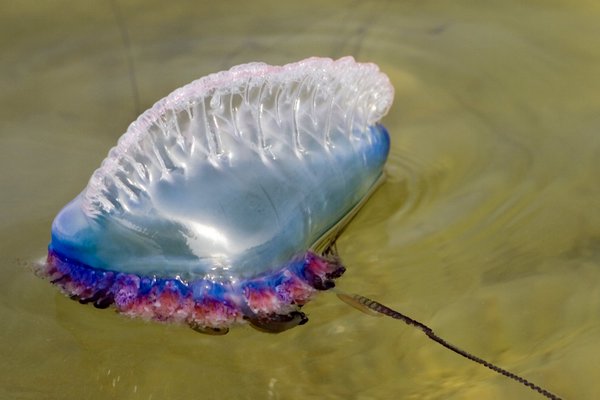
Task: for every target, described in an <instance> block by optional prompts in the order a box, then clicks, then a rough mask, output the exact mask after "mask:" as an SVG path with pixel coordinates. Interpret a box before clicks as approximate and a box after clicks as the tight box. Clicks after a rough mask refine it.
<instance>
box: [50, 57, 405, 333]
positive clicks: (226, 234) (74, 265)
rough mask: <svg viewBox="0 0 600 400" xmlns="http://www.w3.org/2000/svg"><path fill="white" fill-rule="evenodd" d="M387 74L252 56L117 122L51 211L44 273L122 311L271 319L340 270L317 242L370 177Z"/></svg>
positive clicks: (222, 328) (377, 173) (384, 149)
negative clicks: (93, 161)
mask: <svg viewBox="0 0 600 400" xmlns="http://www.w3.org/2000/svg"><path fill="white" fill-rule="evenodd" d="M392 98H393V88H392V86H391V85H390V83H389V80H388V78H387V77H386V76H385V75H384V74H383V73H381V72H380V71H379V69H378V68H377V66H375V65H374V64H360V63H356V62H355V61H354V60H353V59H352V58H350V57H346V58H342V59H339V60H336V61H333V60H330V59H324V58H310V59H307V60H304V61H300V62H298V63H294V64H288V65H285V66H282V67H276V66H269V65H266V64H263V63H251V64H245V65H241V66H238V67H234V68H232V69H231V70H229V71H224V72H220V73H217V74H213V75H209V76H207V77H205V78H201V79H199V80H197V81H194V82H192V83H190V84H188V85H186V86H184V87H182V88H180V89H177V90H176V91H174V92H173V93H171V94H170V95H169V96H167V97H166V98H164V99H162V100H160V101H159V102H157V103H156V104H155V105H154V106H153V107H152V108H151V109H149V110H148V111H146V112H145V113H143V114H142V115H141V116H140V117H139V118H138V119H137V120H136V121H135V122H134V123H132V124H131V125H130V127H129V128H128V130H127V132H126V133H125V134H124V135H123V136H122V137H121V139H120V140H119V142H118V144H117V146H116V147H114V148H113V149H112V150H111V151H110V152H109V155H108V157H107V158H106V159H105V160H104V161H103V163H102V165H101V166H100V168H99V169H98V170H96V171H95V172H94V174H93V175H92V177H91V179H90V181H89V183H88V185H87V187H86V188H85V189H84V190H83V192H81V193H80V194H79V195H78V196H77V197H76V198H75V199H74V200H73V201H71V202H70V203H69V204H68V205H67V206H65V208H64V209H63V210H62V211H61V212H60V213H59V214H58V215H57V217H56V219H55V220H54V223H53V225H52V239H51V243H50V245H49V251H48V258H47V262H46V263H45V267H44V270H43V273H44V274H45V275H46V276H48V277H49V278H50V279H51V280H52V281H53V282H54V283H56V284H57V285H59V286H60V287H61V288H62V289H63V290H64V291H65V292H66V293H67V294H69V295H70V296H72V297H74V298H77V299H79V301H80V302H84V303H86V302H91V303H94V304H95V305H96V306H97V307H107V306H109V305H111V304H114V306H115V308H116V309H117V310H118V311H119V312H121V313H123V314H126V315H130V316H139V317H143V318H146V319H153V320H159V321H167V322H183V323H187V324H189V325H190V326H191V327H193V328H194V329H197V330H200V331H203V332H209V333H223V332H226V331H227V329H228V328H229V326H231V325H233V324H235V323H241V322H244V321H248V322H250V323H251V324H252V325H254V326H255V327H258V328H260V329H262V330H266V331H270V332H277V331H281V330H285V329H287V328H289V327H292V326H295V325H298V324H302V323H304V322H306V320H307V319H306V316H305V315H304V314H303V313H301V312H300V311H299V307H301V306H302V305H303V304H305V303H306V302H307V301H308V300H309V299H310V298H311V296H313V294H314V293H315V292H317V291H319V290H325V289H328V288H330V287H332V286H333V280H334V279H335V278H337V277H339V276H340V275H341V274H342V273H343V272H344V268H343V266H342V265H341V264H340V262H339V260H338V259H337V258H336V257H332V256H322V255H319V253H320V252H322V251H323V249H325V248H326V247H327V246H328V244H330V243H331V241H332V240H333V239H334V238H335V236H336V235H337V233H338V232H339V229H341V228H342V227H343V225H344V224H345V223H346V222H347V221H348V219H349V218H350V217H351V216H352V215H353V213H354V212H355V211H356V210H357V209H358V208H359V206H360V205H361V204H362V203H363V202H364V200H365V199H366V198H367V197H368V195H369V194H370V193H371V192H372V191H373V190H374V188H375V187H376V186H377V184H378V182H379V181H380V180H381V176H382V170H383V165H384V163H385V161H386V158H387V154H388V151H389V137H388V134H387V132H386V130H385V128H383V126H381V125H379V124H378V121H379V120H380V119H381V118H382V117H383V115H385V113H386V112H387V110H388V109H389V107H390V105H391V102H392Z"/></svg>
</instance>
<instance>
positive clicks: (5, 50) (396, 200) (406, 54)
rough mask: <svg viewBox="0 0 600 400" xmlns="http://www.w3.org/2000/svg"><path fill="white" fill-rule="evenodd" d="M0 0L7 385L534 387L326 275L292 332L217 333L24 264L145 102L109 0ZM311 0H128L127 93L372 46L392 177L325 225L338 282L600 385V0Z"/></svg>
mask: <svg viewBox="0 0 600 400" xmlns="http://www.w3.org/2000/svg"><path fill="white" fill-rule="evenodd" d="M5 3H7V4H3V5H2V6H1V8H2V10H1V12H0V15H2V17H0V18H2V24H0V48H1V50H2V55H3V56H2V58H1V59H0V68H1V72H2V73H1V74H0V104H1V107H0V171H1V172H0V205H1V207H0V255H1V256H2V258H1V260H2V261H1V263H2V264H1V267H2V268H1V270H0V319H1V321H2V323H1V325H0V326H1V327H2V328H1V329H0V398H7V399H8V398H10V399H59V398H60V399H105V398H119V399H165V398H235V399H238V398H240V399H262V398H265V399H307V398H315V399H317V398H318V399H349V398H352V399H389V398H404V399H507V398H511V399H516V398H518V399H530V398H531V399H536V398H540V397H539V396H537V395H536V394H535V393H533V392H530V391H528V390H527V389H525V388H523V387H521V386H520V385H518V384H516V383H513V382H512V381H509V380H507V379H505V378H503V377H501V376H498V375H496V374H494V373H492V372H490V371H488V370H486V369H484V368H481V367H479V366H477V365H475V364H472V363H470V362H468V361H466V360H464V359H462V358H460V357H458V356H456V355H455V354H453V353H450V352H448V351H447V350H444V349H442V348H441V347H439V346H437V345H435V344H434V343H432V342H430V341H428V340H427V339H426V338H425V337H424V336H423V335H422V334H421V333H420V332H418V331H416V330H414V329H412V328H409V327H407V326H406V325H404V324H402V323H400V322H397V321H393V320H387V319H382V318H370V317H368V316H366V315H364V314H361V313H358V312H355V311H354V310H352V309H351V308H349V307H348V306H346V305H344V304H343V303H341V302H340V301H338V300H337V299H336V298H335V296H332V295H328V294H324V295H322V296H320V297H318V298H317V299H316V300H315V301H314V302H312V303H310V304H309V305H308V306H307V307H306V311H307V313H308V314H309V317H310V322H309V323H308V324H307V325H305V326H302V327H299V328H296V329H294V330H291V331H288V332H286V333H283V334H280V335H267V334H261V333H259V332H256V331H254V330H252V329H250V328H246V327H242V328H238V329H235V330H232V332H230V334H228V335H227V336H224V337H210V336H203V335H200V334H197V333H195V332H193V331H192V330H190V329H187V328H183V327H176V326H162V325H159V324H151V323H144V322H142V321H137V320H130V319H127V318H124V317H121V316H118V315H116V314H114V313H112V312H110V311H106V310H96V309H94V308H93V307H85V306H82V305H79V304H77V303H76V302H73V301H70V300H69V299H67V298H65V297H63V296H62V295H60V294H59V293H58V292H57V290H56V289H55V288H54V287H52V286H51V285H50V284H48V283H47V282H44V281H42V280H40V279H38V278H36V277H35V276H34V275H33V274H32V273H31V271H30V270H29V269H28V267H27V264H28V263H31V262H32V261H34V260H37V259H39V258H41V257H43V256H44V254H45V247H46V245H47V243H48V241H49V230H50V224H51V222H52V219H53V217H54V215H55V214H56V213H57V212H58V210H59V209H60V208H61V207H62V206H63V205H64V204H66V203H67V202H68V201H69V200H71V199H72V198H73V197H74V196H75V195H76V194H77V193H78V192H79V191H80V190H81V189H83V187H84V186H85V185H86V183H87V180H88V179H89V176H90V175H91V173H92V172H93V170H94V169H95V168H96V167H97V166H98V165H99V164H100V162H101V160H102V159H103V158H104V157H105V156H106V153H107V152H108V150H109V148H110V147H112V146H113V145H114V144H115V143H116V141H117V139H118V137H119V136H120V135H121V134H122V133H123V132H124V131H125V129H126V127H127V125H128V124H129V122H131V121H132V120H133V119H134V118H135V116H136V115H137V111H136V109H135V108H136V106H135V103H134V96H133V94H132V90H131V80H130V75H129V65H128V61H127V60H128V58H127V57H128V56H127V54H128V53H127V51H126V49H125V47H124V45H123V36H122V31H121V30H119V26H118V24H117V22H116V21H117V20H118V18H115V9H114V7H112V6H111V2H109V1H98V2H66V1H47V2H41V3H40V2H33V1H22V2H12V3H10V4H8V2H5ZM215 3H217V2H215ZM235 3H239V4H235ZM320 3H321V2H316V1H301V2H293V3H292V2H288V3H285V4H284V2H228V3H226V4H212V5H199V4H196V3H191V2H190V3H189V4H188V3H185V2H171V3H168V4H167V3H165V2H158V1H137V2H133V1H132V2H122V1H120V2H118V3H117V5H118V9H119V10H120V15H121V21H123V24H124V26H126V28H127V30H128V35H129V40H130V42H131V52H130V55H131V59H132V60H133V64H134V65H133V67H134V70H135V79H136V81H137V84H138V86H139V102H140V104H141V108H143V109H145V108H147V107H149V106H150V105H152V103H154V101H156V100H158V99H159V98H161V97H163V96H165V95H166V94H168V93H169V92H170V91H171V90H173V89H174V88H176V87H178V86H181V85H183V84H185V83H187V82H189V81H191V80H193V79H196V78H198V77H200V76H203V75H205V74H207V73H210V72H215V71H219V70H221V69H225V68H228V67H230V66H232V65H235V64H239V63H243V62H248V61H254V60H261V61H265V62H268V63H273V64H282V63H287V62H292V61H296V60H298V59H302V58H305V57H308V56H312V55H319V56H329V57H334V58H337V57H340V56H343V55H348V54H349V55H354V56H355V57H356V58H357V59H358V60H359V61H372V62H375V63H377V64H379V66H380V67H381V69H382V70H383V71H385V72H386V73H387V74H388V75H389V76H390V78H391V79H392V82H393V84H394V86H395V88H396V100H395V103H394V106H393V108H392V110H391V112H390V114H389V115H388V117H387V118H386V119H385V121H384V122H385V125H386V126H387V127H388V129H389V131H390V133H391V136H392V153H391V156H390V160H389V162H388V166H387V172H388V179H387V182H386V183H385V184H384V185H383V186H382V187H381V188H380V190H379V191H378V192H377V193H376V194H375V195H374V197H373V198H372V199H371V200H370V201H369V203H368V204H367V206H366V207H365V208H364V209H363V210H362V211H361V213H359V215H358V216H357V217H356V219H355V220H354V221H353V222H352V223H351V224H350V226H349V227H348V229H347V230H346V231H345V232H344V234H343V235H342V237H341V238H340V240H339V243H338V249H339V252H340V254H341V256H342V259H343V260H344V261H345V263H346V265H347V267H348V272H347V273H346V275H345V276H344V277H343V279H341V280H340V287H341V288H342V289H343V290H346V291H349V292H358V293H362V294H364V295H367V296H370V297H374V298H377V299H379V300H381V301H382V302H384V303H386V304H389V305H390V306H393V307H395V308H398V309H400V310H402V311H403V312H406V313H407V314H408V315H411V316H413V317H415V318H417V319H420V320H421V321H423V322H425V323H427V324H428V325H430V326H432V327H433V328H434V329H435V330H436V332H438V333H439V334H440V335H442V336H444V337H445V338H447V339H448V340H449V341H451V342H453V343H455V344H457V345H459V346H460V347H463V348H465V349H468V350H470V351H472V352H473V353H475V354H478V355H480V356H482V357H484V358H486V359H488V360H490V361H493V362H495V363H497V364H499V365H501V366H503V367H506V368H508V369H510V370H512V371H514V372H517V373H519V374H521V375H524V376H526V377H528V378H530V379H531V380H533V381H534V382H536V383H538V384H540V385H542V386H545V387H547V388H548V389H549V390H551V391H553V392H556V393H558V394H560V395H562V396H563V397H564V398H567V399H592V398H598V397H600V383H599V382H598V379H597V375H598V369H597V366H596V364H597V361H596V360H597V359H598V358H599V357H600V341H599V340H598V338H599V337H600V212H599V208H600V179H599V177H600V132H599V128H600V112H598V110H599V109H600V78H599V77H598V71H599V67H600V45H599V44H598V37H600V24H598V20H599V18H600V6H598V5H597V3H596V2H591V1H588V2H585V1H578V2H566V1H546V2H537V1H526V2H522V1H521V2H516V1H507V2H496V4H491V2H479V3H477V2H476V3H474V2H468V1H462V2H452V4H451V3H450V2H445V3H443V4H442V2H438V3H437V4H436V3H434V2H409V1H389V2H384V1H375V2H343V1H332V2H327V4H325V5H323V4H320ZM484 3H490V4H484Z"/></svg>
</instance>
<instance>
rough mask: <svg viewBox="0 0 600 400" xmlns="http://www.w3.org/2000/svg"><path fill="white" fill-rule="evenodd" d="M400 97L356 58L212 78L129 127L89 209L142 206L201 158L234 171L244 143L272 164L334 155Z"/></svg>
mask: <svg viewBox="0 0 600 400" xmlns="http://www.w3.org/2000/svg"><path fill="white" fill-rule="evenodd" d="M392 98H393V87H392V86H391V84H390V82H389V80H388V78H387V76H386V75H385V74H383V73H380V72H379V69H378V67H377V66H376V65H375V64H358V63H356V62H355V61H354V59H353V58H351V57H345V58H342V59H339V60H336V61H333V60H331V59H325V58H310V59H307V60H304V61H300V62H298V63H294V64H288V65H285V66H281V67H279V66H270V65H267V64H264V63H250V64H245V65H240V66H237V67H234V68H232V69H230V70H228V71H224V72H219V73H216V74H212V75H208V76H206V77H204V78H201V79H198V80H196V81H194V82H192V83H190V84H188V85H186V86H184V87H182V88H180V89H177V90H175V91H174V92H172V93H171V94H170V95H169V96H167V97H166V98H164V99H162V100H160V101H159V102H157V103H156V104H155V105H154V106H153V107H152V108H151V109H149V110H148V111H146V112H145V113H143V114H142V115H141V116H140V117H139V118H138V119H137V120H136V121H135V122H133V123H132V124H131V125H130V126H129V128H128V130H127V132H126V133H125V134H124V135H123V136H122V137H121V139H120V140H119V143H118V145H117V146H116V147H114V148H113V149H112V150H111V151H110V153H109V156H108V157H107V158H106V159H105V160H104V162H103V163H102V165H101V167H100V168H99V169H98V170H96V172H95V173H94V174H93V176H92V178H91V180H90V182H89V185H88V187H87V188H86V190H85V192H84V198H83V201H84V207H85V209H86V211H87V213H89V214H90V215H94V214H97V213H101V212H103V213H107V212H112V211H115V210H116V211H119V210H123V209H128V208H130V206H131V205H134V206H136V207H140V205H143V203H144V202H145V201H146V200H147V199H146V198H147V196H148V190H147V189H148V184H149V182H152V181H158V180H160V179H168V176H169V175H170V174H172V173H174V172H177V173H180V174H186V173H188V171H187V169H188V168H189V167H190V165H191V164H190V160H191V159H195V160H205V161H207V162H210V163H212V164H213V165H216V166H217V165H221V164H225V163H227V162H229V161H230V155H231V150H232V149H234V148H237V147H238V146H240V145H243V146H245V147H246V148H247V149H248V150H249V151H254V152H256V153H258V154H260V156H261V157H264V158H277V157H282V156H283V155H284V154H285V156H288V154H294V155H295V156H297V157H302V154H303V152H305V151H306V150H307V149H311V148H314V146H322V147H324V148H326V149H329V148H331V147H332V146H334V145H335V143H334V142H335V141H334V136H335V135H348V136H351V135H357V136H359V135H361V134H363V133H364V132H365V131H366V130H367V127H368V126H370V125H373V124H374V123H375V122H376V121H378V120H380V119H381V118H382V117H383V115H385V113H386V112H387V111H388V109H389V107H390V105H391V102H392ZM192 164H193V163H192Z"/></svg>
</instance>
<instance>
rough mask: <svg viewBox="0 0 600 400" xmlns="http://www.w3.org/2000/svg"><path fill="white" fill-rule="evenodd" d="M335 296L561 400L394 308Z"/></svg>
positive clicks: (360, 298) (354, 297)
mask: <svg viewBox="0 0 600 400" xmlns="http://www.w3.org/2000/svg"><path fill="white" fill-rule="evenodd" d="M337 296H338V297H339V298H340V299H341V300H342V301H344V302H345V303H347V304H349V305H350V306H352V307H354V308H356V309H358V310H360V311H363V312H365V313H366V314H369V315H373V314H372V312H373V311H375V312H376V313H379V314H382V315H385V316H388V317H391V318H394V319H399V320H400V321H403V322H404V323H406V324H407V325H412V326H414V327H415V328H418V329H420V330H421V331H423V333H425V334H426V335H427V337H429V338H430V339H431V340H433V341H434V342H437V343H439V344H441V345H442V346H444V347H445V348H447V349H449V350H451V351H453V352H455V353H457V354H459V355H461V356H463V357H465V358H467V359H469V360H471V361H474V362H476V363H478V364H481V365H483V366H484V367H487V368H489V369H491V370H492V371H494V372H497V373H499V374H501V375H504V376H506V377H507V378H510V379H512V380H515V381H517V382H519V383H521V384H522V385H525V386H527V387H528V388H530V389H532V390H534V391H536V392H538V393H540V394H541V395H542V396H544V397H546V398H548V399H552V400H561V398H560V397H559V396H557V395H555V394H554V393H552V392H550V391H548V390H546V389H544V388H542V387H541V386H538V385H536V384H535V383H533V382H531V381H529V380H527V379H525V378H523V377H521V376H519V375H517V374H514V373H512V372H510V371H508V370H506V369H504V368H500V367H498V366H497V365H494V364H492V363H490V362H489V361H486V360H484V359H482V358H479V357H477V356H475V355H473V354H471V353H469V352H467V351H465V350H462V349H460V348H458V347H456V346H454V345H453V344H451V343H448V342H447V341H446V340H444V339H442V338H441V337H439V336H438V335H437V334H436V333H435V332H434V331H433V329H431V328H430V327H428V326H427V325H425V324H423V323H421V322H419V321H417V320H414V319H412V318H410V317H408V316H406V315H404V314H402V313H400V312H398V311H396V310H393V309H391V308H389V307H387V306H384V305H383V304H381V303H379V302H377V301H375V300H371V299H369V298H367V297H365V296H361V295H359V294H352V295H349V294H345V293H337Z"/></svg>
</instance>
